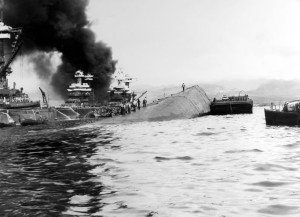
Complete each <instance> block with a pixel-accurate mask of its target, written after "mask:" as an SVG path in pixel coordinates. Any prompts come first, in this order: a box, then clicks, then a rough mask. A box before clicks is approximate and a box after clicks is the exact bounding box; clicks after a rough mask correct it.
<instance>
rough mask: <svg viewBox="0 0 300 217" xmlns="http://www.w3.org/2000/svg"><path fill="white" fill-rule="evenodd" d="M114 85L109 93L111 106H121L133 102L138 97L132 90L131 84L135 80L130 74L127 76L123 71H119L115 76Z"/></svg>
mask: <svg viewBox="0 0 300 217" xmlns="http://www.w3.org/2000/svg"><path fill="white" fill-rule="evenodd" d="M112 78H113V80H112V84H111V86H110V89H109V90H108V93H109V103H110V104H119V103H127V102H130V101H131V102H132V101H133V100H134V97H135V96H136V95H135V94H134V92H133V91H132V90H131V89H130V84H131V83H132V81H133V80H134V78H133V77H131V76H130V75H128V74H125V73H124V72H123V71H122V70H120V69H119V70H118V71H117V72H115V74H114V75H113V77H112Z"/></svg>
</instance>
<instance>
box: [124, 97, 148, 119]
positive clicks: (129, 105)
mask: <svg viewBox="0 0 300 217" xmlns="http://www.w3.org/2000/svg"><path fill="white" fill-rule="evenodd" d="M142 103H143V107H144V108H145V107H147V99H146V97H145V98H144V99H143V101H142ZM137 109H138V110H140V109H141V101H140V99H139V98H138V99H137V100H133V101H132V102H123V103H121V114H122V115H124V114H130V113H131V111H133V112H135V111H136V110H137Z"/></svg>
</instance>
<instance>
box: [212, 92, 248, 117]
mask: <svg viewBox="0 0 300 217" xmlns="http://www.w3.org/2000/svg"><path fill="white" fill-rule="evenodd" d="M241 92H242V91H241ZM241 92H240V93H239V95H238V96H226V95H223V97H222V99H220V100H217V99H216V98H214V100H213V101H212V102H211V104H210V112H211V114H212V115H227V114H252V110H253V100H252V99H250V98H249V97H248V95H246V94H244V95H241Z"/></svg>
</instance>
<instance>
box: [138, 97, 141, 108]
mask: <svg viewBox="0 0 300 217" xmlns="http://www.w3.org/2000/svg"><path fill="white" fill-rule="evenodd" d="M137 106H138V109H139V110H140V109H141V101H140V99H138V100H137Z"/></svg>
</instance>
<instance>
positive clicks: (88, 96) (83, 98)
mask: <svg viewBox="0 0 300 217" xmlns="http://www.w3.org/2000/svg"><path fill="white" fill-rule="evenodd" d="M74 77H75V78H76V79H77V81H76V83H72V84H71V85H70V86H69V88H68V89H67V91H68V99H67V100H66V101H65V103H66V105H67V106H70V107H83V106H90V105H91V104H92V103H93V101H94V100H93V98H94V93H93V89H92V88H91V86H90V83H91V81H93V77H94V76H93V75H91V74H86V75H85V74H84V73H83V72H82V71H80V70H78V71H76V72H75V75H74Z"/></svg>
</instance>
